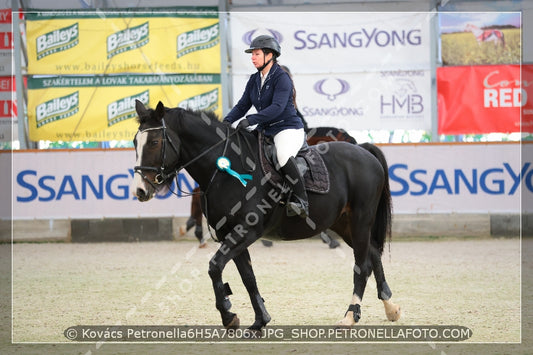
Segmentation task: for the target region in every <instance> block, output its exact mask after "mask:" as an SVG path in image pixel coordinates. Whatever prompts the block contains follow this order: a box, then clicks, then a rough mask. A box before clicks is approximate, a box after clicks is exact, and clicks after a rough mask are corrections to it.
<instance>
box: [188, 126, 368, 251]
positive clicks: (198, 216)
mask: <svg viewBox="0 0 533 355" xmlns="http://www.w3.org/2000/svg"><path fill="white" fill-rule="evenodd" d="M305 126H307V125H305ZM305 133H306V141H307V144H308V145H317V144H319V143H325V142H333V141H342V142H348V143H352V144H357V141H356V140H355V138H353V137H352V136H351V135H350V134H348V132H346V131H345V130H344V129H342V128H336V127H324V126H320V127H314V128H308V129H306V132H305ZM193 192H194V193H193V196H192V199H191V215H190V217H189V218H188V219H187V221H186V222H185V226H180V228H179V231H180V235H185V233H187V232H188V231H189V230H190V229H191V228H192V227H194V235H195V237H196V239H198V242H199V243H200V244H199V246H198V247H199V248H205V247H206V246H207V242H206V240H205V238H204V230H203V226H202V220H203V215H202V207H201V204H202V199H201V198H200V189H199V188H198V187H197V188H195V189H194V190H193ZM319 236H320V239H322V241H323V242H324V243H327V244H328V246H329V247H330V249H334V248H336V247H338V246H339V245H340V244H339V243H338V242H337V241H336V240H335V239H333V238H332V237H330V236H329V235H328V234H327V233H326V232H320V235H319ZM262 242H263V244H265V245H267V246H271V245H272V244H271V243H270V242H268V241H265V240H262Z"/></svg>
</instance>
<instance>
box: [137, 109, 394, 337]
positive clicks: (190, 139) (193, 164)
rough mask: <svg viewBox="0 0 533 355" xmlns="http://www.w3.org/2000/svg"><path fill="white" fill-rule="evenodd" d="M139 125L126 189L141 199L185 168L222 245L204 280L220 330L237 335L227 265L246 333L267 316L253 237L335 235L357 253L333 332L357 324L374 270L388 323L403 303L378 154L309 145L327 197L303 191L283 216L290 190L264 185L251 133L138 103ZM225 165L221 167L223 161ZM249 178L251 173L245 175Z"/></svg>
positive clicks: (203, 116) (208, 115)
mask: <svg viewBox="0 0 533 355" xmlns="http://www.w3.org/2000/svg"><path fill="white" fill-rule="evenodd" d="M135 109H136V112H137V115H138V123H139V128H138V131H137V133H136V134H135V137H134V139H133V142H134V146H135V154H136V163H135V166H134V171H135V176H134V179H133V183H132V184H133V185H132V191H133V194H134V195H135V196H136V197H137V199H138V200H139V201H141V202H145V201H148V200H150V199H151V198H152V197H153V196H154V194H155V193H157V191H158V190H159V189H161V188H162V187H164V186H169V185H170V184H171V183H172V181H173V179H174V178H176V176H177V174H178V172H179V171H180V170H181V169H185V170H186V171H187V172H188V173H189V174H190V175H191V177H192V178H193V179H194V180H195V181H196V182H197V183H198V185H199V187H200V190H201V191H202V196H203V199H202V210H203V211H204V213H205V216H206V219H207V223H208V225H209V226H210V228H214V233H215V235H216V238H217V239H218V241H219V243H220V246H219V248H218V250H217V251H216V252H215V254H214V255H213V257H212V258H211V259H210V260H209V267H208V275H209V277H210V279H211V282H212V286H213V291H214V295H215V307H216V309H217V310H218V311H219V312H220V316H221V320H222V325H223V326H224V327H225V328H227V329H238V328H239V327H240V320H239V318H238V316H237V314H236V313H233V312H232V311H231V307H232V304H231V301H230V298H229V296H230V295H231V294H232V291H231V288H230V287H229V284H228V283H224V281H223V279H222V274H223V271H224V268H225V266H226V264H227V263H228V262H229V261H230V260H233V262H234V263H235V265H236V267H237V270H238V272H239V275H240V277H241V279H242V282H243V284H244V286H245V288H246V290H247V292H248V294H249V297H250V301H251V305H252V308H253V310H254V314H255V321H254V323H253V324H252V325H250V326H249V327H248V328H247V331H249V332H252V334H253V333H258V334H261V331H262V329H263V328H264V327H265V326H266V325H267V324H268V323H269V322H270V320H271V317H270V314H269V313H268V312H267V310H266V307H265V301H264V299H263V298H262V297H261V294H260V293H259V289H258V286H257V282H256V278H255V275H254V271H253V268H252V262H251V259H250V253H249V250H248V248H249V247H250V245H252V243H254V242H255V241H257V240H258V239H259V238H262V237H268V238H271V239H273V240H298V239H305V238H309V237H312V236H314V235H316V234H317V233H319V232H320V231H323V230H326V229H328V228H329V229H332V230H333V231H335V232H336V233H338V234H339V235H340V236H341V237H342V239H343V240H344V241H345V242H346V244H348V245H349V246H350V247H351V248H352V249H353V255H354V259H355V266H354V267H353V291H352V294H351V301H350V303H349V306H348V310H347V311H346V313H345V314H344V317H343V318H342V319H341V320H340V321H339V322H338V323H337V325H336V326H340V327H351V326H353V325H355V324H356V323H358V322H359V320H360V318H361V303H362V299H363V294H364V291H365V287H366V283H367V279H368V277H369V276H370V275H371V273H372V272H374V276H375V279H376V285H377V290H378V298H379V299H380V300H381V301H382V302H383V305H384V308H385V314H386V316H387V318H388V319H389V320H391V321H396V320H398V319H399V318H400V315H401V310H400V306H399V305H397V304H394V303H393V302H392V301H391V296H392V292H391V290H390V287H389V286H388V284H387V281H386V279H385V273H384V270H383V265H382V263H381V255H382V253H383V247H384V244H385V242H386V239H387V236H388V237H389V242H390V239H391V217H392V212H391V210H392V200H391V193H390V188H389V179H388V166H387V161H386V159H385V156H384V155H383V153H382V152H381V150H380V149H379V148H378V147H376V146H374V145H372V144H369V143H365V144H362V145H354V144H350V143H347V142H328V143H323V144H319V145H316V146H312V147H309V149H315V150H317V151H318V152H319V153H320V156H321V157H322V160H323V162H324V164H325V167H326V168H327V173H329V178H330V184H329V189H328V190H327V192H326V193H314V192H312V191H310V192H309V193H308V199H309V215H308V216H307V217H305V218H302V217H301V216H288V214H287V213H286V210H285V205H284V203H285V202H286V198H287V193H288V192H287V191H283V190H282V189H280V188H279V187H275V186H274V185H272V184H270V179H271V176H270V175H271V174H270V173H268V174H266V175H265V173H264V172H263V169H261V168H260V166H259V165H260V164H259V161H260V156H259V150H260V142H259V140H258V139H257V135H256V134H254V133H251V132H248V131H246V130H242V129H234V128H232V127H231V126H229V125H228V124H226V123H224V122H221V121H220V120H219V119H218V117H217V116H216V115H215V114H214V113H212V112H210V111H203V110H200V111H193V110H188V109H183V108H179V107H176V108H167V107H165V106H164V105H163V103H162V102H161V101H160V102H159V103H158V104H157V106H156V108H155V109H152V108H146V107H145V106H144V104H143V103H141V102H140V101H138V100H136V104H135ZM221 160H222V162H223V163H221ZM239 172H245V173H247V174H241V173H239Z"/></svg>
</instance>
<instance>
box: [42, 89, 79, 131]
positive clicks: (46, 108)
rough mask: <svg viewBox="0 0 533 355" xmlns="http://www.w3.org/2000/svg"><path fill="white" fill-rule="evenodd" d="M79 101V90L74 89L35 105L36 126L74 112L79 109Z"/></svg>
mask: <svg viewBox="0 0 533 355" xmlns="http://www.w3.org/2000/svg"><path fill="white" fill-rule="evenodd" d="M79 103H80V101H79V92H78V91H76V92H74V93H72V94H70V95H67V96H63V97H57V98H55V99H52V100H50V101H46V102H43V103H42V104H40V105H37V107H36V108H35V116H36V118H37V119H36V120H37V128H39V127H41V126H43V125H45V124H47V123H51V122H54V121H58V120H61V119H63V118H67V117H70V116H72V115H74V114H76V113H77V112H78V111H79V110H80V105H79Z"/></svg>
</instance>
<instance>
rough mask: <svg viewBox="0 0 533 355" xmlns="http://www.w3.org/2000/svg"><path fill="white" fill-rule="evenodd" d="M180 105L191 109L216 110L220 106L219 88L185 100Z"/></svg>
mask: <svg viewBox="0 0 533 355" xmlns="http://www.w3.org/2000/svg"><path fill="white" fill-rule="evenodd" d="M178 107H181V108H184V109H191V110H207V111H215V110H216V109H217V108H218V89H214V90H211V91H209V92H206V93H203V94H200V95H196V96H193V97H190V98H188V99H186V100H183V101H182V102H180V103H179V104H178Z"/></svg>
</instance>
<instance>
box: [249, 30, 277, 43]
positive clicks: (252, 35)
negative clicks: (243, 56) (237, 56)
mask: <svg viewBox="0 0 533 355" xmlns="http://www.w3.org/2000/svg"><path fill="white" fill-rule="evenodd" d="M260 35H268V36H272V37H274V38H275V39H276V40H277V41H278V42H279V43H281V42H283V35H282V34H281V33H280V32H278V31H276V30H273V29H270V28H267V29H266V31H262V30H259V29H255V30H251V31H248V32H246V33H245V34H244V35H242V41H243V42H244V43H246V44H247V45H250V44H251V43H252V41H253V39H254V38H255V37H257V36H260Z"/></svg>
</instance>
